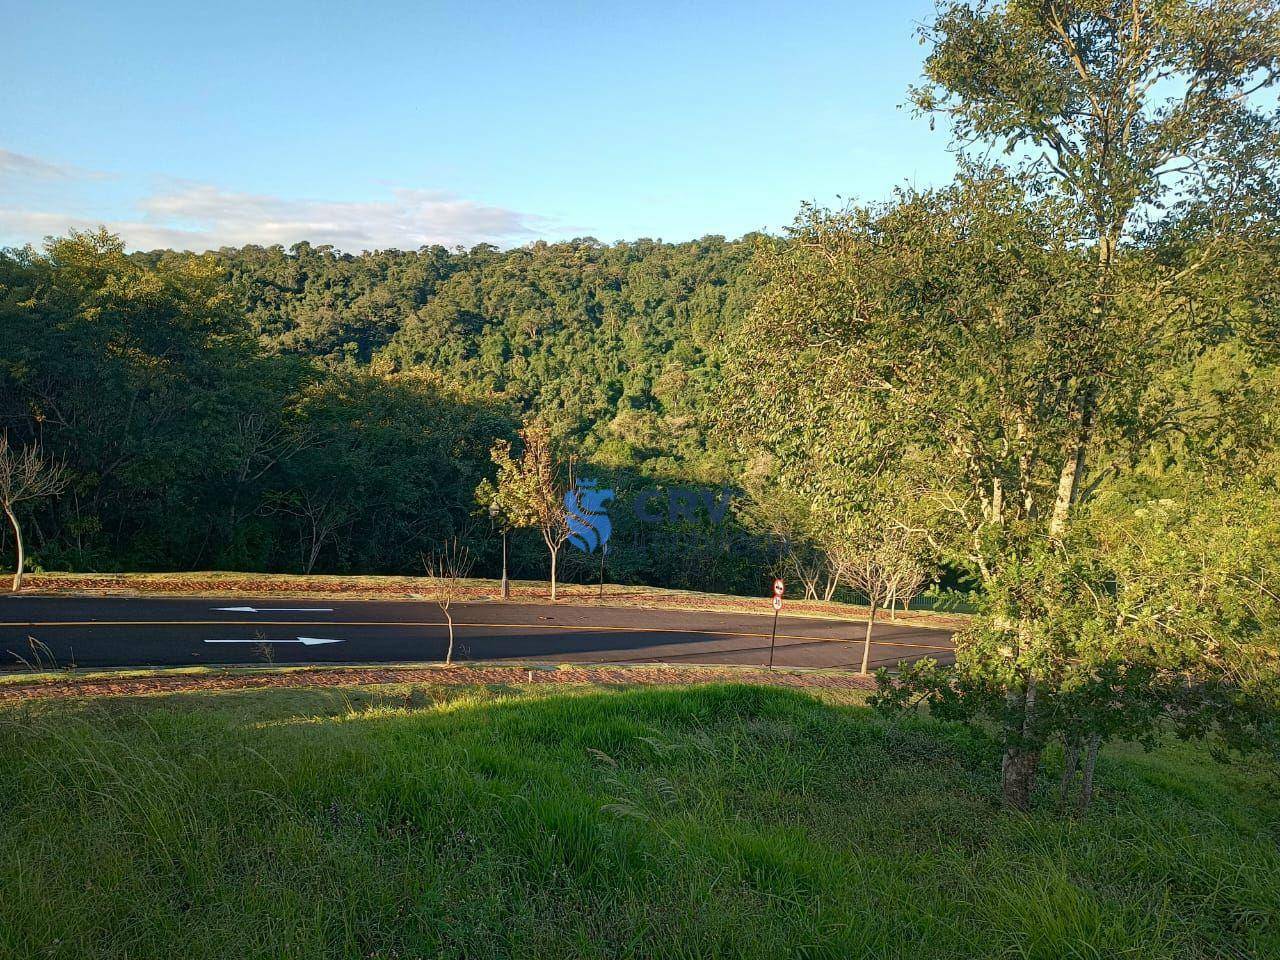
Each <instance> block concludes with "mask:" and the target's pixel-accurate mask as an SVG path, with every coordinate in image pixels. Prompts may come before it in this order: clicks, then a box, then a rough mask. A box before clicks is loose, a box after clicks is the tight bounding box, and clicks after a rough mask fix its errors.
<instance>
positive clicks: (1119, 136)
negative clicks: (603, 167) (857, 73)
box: [913, 0, 1280, 806]
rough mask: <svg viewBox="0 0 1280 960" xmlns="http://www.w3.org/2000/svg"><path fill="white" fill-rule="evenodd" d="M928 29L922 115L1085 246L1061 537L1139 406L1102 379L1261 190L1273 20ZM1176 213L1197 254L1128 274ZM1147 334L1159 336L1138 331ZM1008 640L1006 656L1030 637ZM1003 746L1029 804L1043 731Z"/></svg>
mask: <svg viewBox="0 0 1280 960" xmlns="http://www.w3.org/2000/svg"><path fill="white" fill-rule="evenodd" d="M922 35H923V38H924V39H925V40H926V41H927V42H929V43H930V44H931V45H932V50H931V52H930V54H929V56H928V59H927V60H926V63H925V74H926V77H927V82H926V83H925V84H924V85H922V86H921V87H919V88H917V89H915V90H914V91H913V98H914V100H915V103H916V105H917V106H918V107H919V108H920V109H921V110H922V111H925V112H930V113H941V114H943V115H945V116H946V117H947V118H948V119H949V120H950V121H951V123H952V125H953V130H954V132H955V134H956V136H957V138H958V139H959V140H960V141H961V143H962V144H966V145H976V146H978V147H980V148H987V147H990V146H997V145H998V146H1003V147H1004V148H1005V149H1006V150H1007V151H1008V152H1009V153H1010V154H1013V155H1015V156H1018V157H1020V158H1022V160H1023V161H1024V163H1025V166H1026V169H1027V170H1028V171H1029V172H1030V173H1031V174H1032V175H1033V176H1034V177H1035V178H1036V181H1037V186H1038V187H1039V189H1041V190H1044V191H1056V192H1058V193H1059V194H1060V195H1061V196H1063V197H1064V198H1065V199H1066V200H1067V201H1068V202H1069V203H1071V204H1072V205H1073V206H1074V208H1075V209H1074V211H1073V213H1074V217H1073V222H1074V223H1075V224H1078V225H1079V232H1080V236H1081V237H1082V238H1084V239H1087V240H1088V241H1089V243H1091V245H1092V247H1093V250H1094V253H1095V256H1094V266H1093V268H1092V269H1091V270H1090V271H1089V272H1090V274H1091V275H1092V282H1091V291H1090V293H1089V298H1088V303H1089V305H1090V311H1091V315H1090V316H1089V317H1087V318H1086V321H1085V322H1082V323H1078V324H1076V325H1074V327H1073V329H1072V330H1071V331H1070V335H1071V338H1072V341H1073V343H1074V344H1075V345H1076V349H1075V350H1074V351H1073V353H1074V354H1075V356H1076V357H1077V358H1078V359H1079V360H1080V361H1082V362H1081V363H1080V364H1079V365H1078V366H1077V367H1076V368H1075V369H1074V370H1073V369H1070V368H1064V369H1062V370H1061V371H1060V373H1059V381H1060V383H1059V387H1058V389H1059V391H1060V392H1062V393H1063V394H1065V395H1066V396H1067V397H1068V404H1067V412H1068V420H1067V424H1066V427H1067V432H1066V436H1065V442H1063V443H1062V444H1061V447H1060V453H1059V455H1058V464H1059V466H1058V476H1057V484H1056V490H1055V496H1054V502H1053V508H1052V511H1051V513H1050V514H1049V517H1048V525H1047V533H1048V535H1049V536H1050V537H1051V538H1054V539H1061V538H1063V537H1064V536H1065V535H1066V528H1067V524H1068V522H1069V519H1070V515H1071V512H1072V510H1073V508H1075V507H1076V506H1077V505H1078V504H1079V503H1080V502H1081V500H1082V499H1083V495H1084V494H1085V493H1087V492H1088V491H1090V490H1092V489H1096V486H1097V485H1096V483H1095V482H1094V481H1093V480H1091V479H1090V476H1089V452H1090V450H1091V448H1092V449H1095V450H1096V448H1097V446H1098V445H1099V443H1100V441H1105V439H1106V434H1107V433H1108V430H1109V428H1116V427H1118V426H1119V425H1120V424H1122V423H1125V422H1128V423H1133V422H1135V421H1138V420H1139V419H1140V418H1141V414H1142V412H1143V411H1141V410H1140V409H1139V403H1140V397H1141V393H1140V392H1139V391H1136V390H1133V389H1127V390H1126V389H1125V387H1126V385H1129V386H1132V385H1134V383H1135V381H1134V380H1133V378H1131V377H1119V378H1116V377H1114V376H1113V374H1112V371H1113V370H1114V369H1115V368H1116V367H1117V366H1122V367H1123V366H1126V365H1127V366H1129V367H1130V369H1132V368H1133V364H1132V363H1130V361H1131V360H1132V359H1133V354H1132V353H1131V351H1133V350H1135V349H1137V350H1139V351H1140V352H1142V353H1145V352H1147V347H1149V346H1150V345H1151V344H1152V343H1154V344H1156V345H1159V346H1163V347H1167V346H1169V343H1170V341H1169V339H1168V338H1169V337H1170V336H1171V335H1172V336H1174V337H1177V336H1179V335H1182V334H1184V333H1185V330H1179V329H1177V328H1176V326H1171V325H1167V324H1163V323H1162V322H1161V321H1163V320H1164V314H1165V310H1166V306H1167V304H1168V302H1169V295H1170V293H1171V291H1172V290H1173V289H1174V288H1178V287H1183V289H1182V290H1179V292H1180V293H1185V284H1186V283H1187V281H1188V279H1189V277H1190V276H1191V275H1192V274H1195V273H1196V272H1197V271H1199V270H1202V269H1203V268H1204V267H1205V266H1206V265H1207V264H1208V263H1210V262H1211V261H1212V260H1213V259H1214V258H1215V257H1217V256H1221V255H1222V254H1223V253H1224V248H1226V247H1228V246H1230V245H1232V244H1238V243H1239V242H1240V240H1241V238H1242V237H1246V236H1248V235H1249V234H1250V232H1251V231H1248V230H1244V229H1242V227H1243V226H1244V225H1245V224H1247V222H1248V221H1249V219H1250V217H1251V216H1252V215H1255V214H1256V211H1257V203H1258V200H1259V197H1258V194H1259V193H1261V194H1263V195H1264V196H1263V202H1266V200H1267V198H1269V196H1270V195H1271V194H1272V193H1273V190H1272V187H1273V185H1274V183H1275V176H1274V174H1275V169H1276V164H1277V160H1278V159H1280V156H1278V154H1277V151H1276V149H1275V144H1276V126H1275V123H1274V121H1273V120H1272V118H1270V117H1268V116H1267V115H1265V113H1263V112H1262V110H1261V109H1260V108H1259V107H1258V106H1257V104H1256V102H1255V100H1254V95H1255V94H1257V93H1258V92H1259V91H1262V90H1264V89H1265V88H1267V87H1269V86H1271V85H1273V84H1274V83H1275V81H1276V78H1277V72H1278V69H1280V11H1277V9H1276V7H1275V5H1274V4H1273V3H1270V2H1259V0H1210V2H1205V3H1192V2H1189V0H1146V2H1134V0H1091V2H1080V3H1077V2H1070V0H1009V2H1006V3H998V4H988V3H985V2H979V3H977V4H971V3H945V4H943V5H942V6H941V7H940V9H939V12H938V15H937V17H936V19H935V20H934V21H933V23H931V24H929V25H927V26H925V27H924V28H922ZM1206 201H1211V202H1206ZM1271 209H1272V210H1274V206H1272V207H1271ZM1171 210H1172V211H1175V212H1179V213H1182V214H1184V215H1186V214H1187V213H1188V211H1191V210H1198V211H1200V215H1199V218H1198V219H1199V224H1198V226H1199V232H1200V237H1199V243H1198V255H1197V256H1196V257H1194V258H1193V259H1192V260H1191V262H1189V263H1186V264H1184V265H1183V266H1182V267H1181V269H1178V270H1168V271H1163V272H1159V273H1156V274H1154V275H1153V274H1152V273H1151V272H1149V271H1146V270H1138V271H1135V272H1131V273H1129V274H1128V275H1125V271H1124V264H1123V258H1124V255H1125V244H1126V242H1127V241H1132V239H1133V238H1134V235H1135V234H1136V233H1137V232H1139V230H1140V228H1142V227H1143V226H1150V225H1151V224H1152V223H1153V222H1154V221H1156V220H1157V219H1159V218H1161V217H1164V216H1167V214H1168V212H1169V211H1171ZM1206 211H1209V212H1208V213H1207V215H1206ZM1144 221H1145V223H1144ZM1078 269H1081V270H1083V269H1085V265H1083V264H1082V265H1080V266H1079V267H1078ZM1135 273H1136V276H1135ZM1126 311H1127V315H1126ZM1152 319H1154V320H1155V321H1156V322H1155V323H1147V321H1150V320H1152ZM1135 320H1137V322H1135ZM1144 326H1145V327H1146V331H1145V332H1147V333H1148V334H1149V333H1151V332H1153V331H1154V332H1156V333H1157V336H1156V337H1154V338H1152V337H1149V336H1148V337H1143V336H1141V331H1142V328H1143V327H1144ZM1194 332H1196V333H1198V332H1199V331H1194ZM1198 341H1199V338H1198V337H1193V342H1198ZM1117 383H1118V384H1119V389H1117ZM1008 632H1009V633H1010V641H1011V644H1012V650H1013V658H1012V659H1013V661H1014V662H1015V663H1016V662H1017V661H1018V660H1019V656H1020V652H1021V651H1022V650H1023V649H1024V648H1025V644H1024V642H1023V640H1022V638H1021V637H1019V635H1018V634H1019V631H1018V630H1017V629H1016V628H1015V627H1013V626H1012V624H1010V629H1009V631H1008ZM1016 675H1017V677H1018V680H1017V681H1016V682H1015V683H1014V684H1012V685H1011V686H1010V714H1011V716H1013V717H1015V720H1014V721H1012V722H1013V723H1014V724H1015V725H1018V726H1020V728H1021V729H1023V730H1026V731H1032V730H1034V729H1035V728H1036V718H1035V713H1036V703H1037V684H1038V681H1039V674H1038V669H1037V667H1036V666H1035V665H1034V663H1025V664H1024V665H1022V666H1020V667H1018V668H1016ZM1009 744H1010V745H1009V749H1008V751H1007V752H1006V756H1005V761H1004V768H1005V795H1006V798H1007V799H1008V800H1009V801H1010V802H1011V803H1013V804H1015V805H1017V806H1025V804H1026V802H1027V798H1028V797H1029V794H1030V788H1031V785H1032V783H1033V782H1034V776H1035V770H1036V768H1037V766H1038V757H1039V752H1038V743H1037V738H1035V737H1034V736H1031V735H1030V734H1029V733H1028V735H1027V736H1023V737H1011V738H1010V741H1009Z"/></svg>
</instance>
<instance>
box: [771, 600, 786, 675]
mask: <svg viewBox="0 0 1280 960" xmlns="http://www.w3.org/2000/svg"><path fill="white" fill-rule="evenodd" d="M786 588H787V585H786V584H785V583H783V582H782V578H781V577H778V578H776V579H775V580H774V581H773V632H772V633H770V634H769V669H770V670H772V669H773V648H774V646H775V645H776V644H777V642H778V613H779V612H781V610H782V594H783V591H785V590H786Z"/></svg>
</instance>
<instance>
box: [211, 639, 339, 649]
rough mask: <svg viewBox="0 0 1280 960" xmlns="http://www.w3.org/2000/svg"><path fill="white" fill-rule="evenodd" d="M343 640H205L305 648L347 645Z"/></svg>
mask: <svg viewBox="0 0 1280 960" xmlns="http://www.w3.org/2000/svg"><path fill="white" fill-rule="evenodd" d="M346 642H347V641H346V640H345V639H342V640H329V639H326V638H325V637H298V638H296V639H294V640H252V639H250V640H208V639H206V640H205V643H300V644H302V645H303V646H304V647H314V646H316V645H317V644H320V643H346Z"/></svg>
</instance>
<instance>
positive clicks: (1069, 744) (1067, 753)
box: [1058, 737, 1080, 806]
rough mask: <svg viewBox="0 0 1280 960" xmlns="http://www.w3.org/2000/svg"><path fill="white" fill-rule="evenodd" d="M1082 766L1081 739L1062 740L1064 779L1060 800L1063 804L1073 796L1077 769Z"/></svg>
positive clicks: (1059, 793)
mask: <svg viewBox="0 0 1280 960" xmlns="http://www.w3.org/2000/svg"><path fill="white" fill-rule="evenodd" d="M1079 768H1080V741H1078V740H1067V739H1066V738H1065V737H1064V738H1063V740H1062V781H1061V783H1060V785H1059V787H1058V800H1059V802H1060V803H1061V804H1063V806H1065V805H1066V803H1067V798H1068V797H1069V796H1071V784H1072V783H1074V782H1075V779H1076V770H1078V769H1079Z"/></svg>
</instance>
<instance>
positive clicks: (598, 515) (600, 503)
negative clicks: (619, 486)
mask: <svg viewBox="0 0 1280 960" xmlns="http://www.w3.org/2000/svg"><path fill="white" fill-rule="evenodd" d="M597 483H598V481H596V480H579V481H578V482H577V483H576V484H575V485H574V486H573V489H571V490H569V491H568V492H567V493H565V495H564V508H565V510H567V511H568V521H569V542H570V543H571V544H573V545H574V546H575V547H577V548H578V549H579V550H581V551H582V552H583V553H595V550H596V547H600V548H601V549H602V550H603V549H607V547H606V545H607V544H608V542H609V534H611V533H613V524H612V523H610V522H609V514H608V513H606V512H605V510H604V505H605V504H606V503H607V502H609V501H610V500H612V499H613V491H612V490H601V489H599V488H598V487H597V486H596V484H597Z"/></svg>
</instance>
